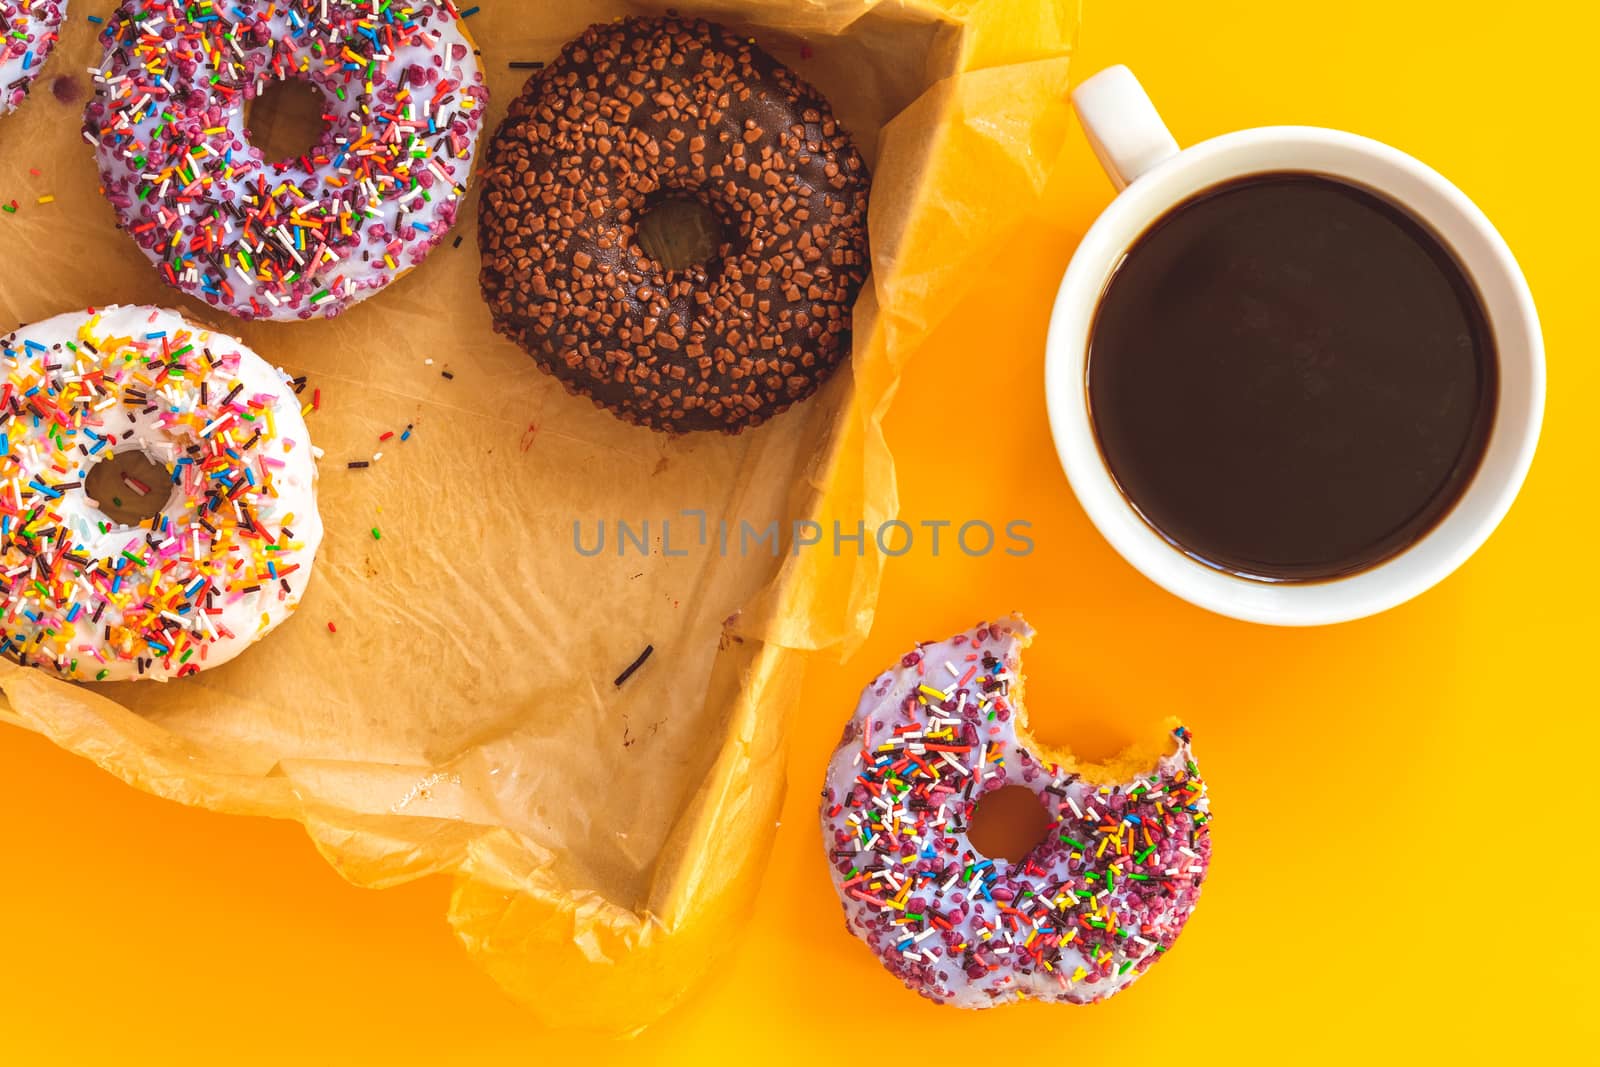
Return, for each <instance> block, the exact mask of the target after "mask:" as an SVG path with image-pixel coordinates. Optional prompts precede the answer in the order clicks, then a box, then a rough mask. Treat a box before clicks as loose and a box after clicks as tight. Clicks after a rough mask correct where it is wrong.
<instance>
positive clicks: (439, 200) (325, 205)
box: [84, 0, 488, 319]
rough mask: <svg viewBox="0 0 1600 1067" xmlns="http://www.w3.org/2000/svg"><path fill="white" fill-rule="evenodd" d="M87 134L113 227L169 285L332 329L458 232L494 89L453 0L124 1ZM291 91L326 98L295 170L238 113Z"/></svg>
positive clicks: (259, 314) (256, 313)
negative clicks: (334, 319) (284, 84)
mask: <svg viewBox="0 0 1600 1067" xmlns="http://www.w3.org/2000/svg"><path fill="white" fill-rule="evenodd" d="M100 40H101V43H102V44H104V46H105V49H106V52H105V59H104V61H103V62H102V63H101V66H100V68H99V69H98V70H97V71H96V72H95V96H94V99H93V100H91V101H90V103H89V106H88V107H87V108H86V109H85V111H84V135H85V138H86V139H87V140H88V141H89V142H90V143H91V144H93V145H94V146H95V154H96V156H97V157H98V159H99V163H100V174H101V179H102V183H103V186H104V189H105V194H106V196H107V197H108V198H109V199H110V201H111V206H112V208H113V209H114V210H115V211H116V213H117V219H118V224H119V225H120V226H121V227H122V228H123V229H125V230H127V231H128V232H129V233H130V234H132V235H133V238H134V240H135V241H137V242H138V245H139V247H140V248H141V249H143V250H144V253H145V255H146V256H148V257H149V258H150V260H151V261H152V262H153V263H155V264H156V266H157V268H158V269H159V270H160V272H161V274H162V277H164V278H165V279H166V280H167V282H168V283H169V284H170V285H173V286H176V287H177V288H179V289H181V290H183V291H184V292H185V293H188V294H189V295H190V296H193V297H196V298H198V299H200V300H204V301H206V302H207V303H208V304H212V305H214V306H216V307H219V308H222V309H223V310H225V311H228V312H229V313H231V314H234V315H238V316H240V317H241V318H247V319H254V318H263V319H307V318H311V317H313V316H318V315H320V316H332V315H336V314H338V313H339V312H340V311H342V310H344V309H345V308H347V307H349V306H350V305H351V304H354V303H356V302H358V301H360V300H363V299H365V298H366V297H368V296H371V295H372V294H373V293H375V292H377V291H378V290H380V289H382V288H383V287H384V286H386V285H388V284H389V283H390V282H392V281H393V280H394V279H395V278H397V277H399V276H400V275H401V274H403V273H405V272H406V271H407V270H409V269H410V268H412V267H414V266H416V265H417V264H419V263H421V262H422V260H423V258H424V257H425V256H426V255H427V254H428V252H429V251H430V250H432V249H433V248H434V247H435V246H436V245H437V244H438V243H439V242H440V241H441V240H442V239H443V238H444V236H445V233H446V232H447V231H448V230H449V229H450V227H451V226H452V225H453V224H454V223H455V221H456V214H457V209H458V206H459V203H460V199H461V197H462V195H463V194H464V193H465V192H466V186H467V180H468V175H469V173H470V171H471V167H472V157H473V153H474V151H475V150H476V146H477V139H478V132H479V130H480V128H481V127H482V125H483V112H484V106H485V104H486V102H487V100H488V90H487V89H486V88H485V87H484V83H483V72H482V71H481V70H480V69H479V65H478V59H477V56H476V53H475V52H474V51H473V48H472V45H471V43H470V41H469V40H468V38H467V36H466V34H465V32H464V31H463V29H462V26H461V19H460V17H459V15H458V14H457V12H456V9H455V7H454V6H453V4H452V3H451V2H450V0H414V2H413V3H409V4H400V3H385V4H381V5H379V4H372V3H370V2H368V0H361V2H359V3H357V2H354V0H227V2H225V3H224V2H221V0H218V2H215V3H212V2H205V0H202V2H199V3H196V2H193V0H127V2H126V3H124V4H123V6H122V7H121V8H119V9H118V11H117V14H116V15H114V16H113V17H112V18H111V19H110V20H109V21H108V22H107V23H106V26H105V29H104V30H103V31H102V33H101V35H100ZM289 78H295V79H300V80H302V81H305V82H307V83H309V84H310V85H312V86H314V87H316V88H317V89H319V90H320V91H321V92H322V94H323V96H324V97H325V98H326V101H327V110H326V111H325V112H324V116H323V117H324V119H325V120H326V121H327V128H326V129H325V130H324V132H323V135H322V137H321V139H320V140H319V141H318V142H317V144H316V146H315V147H313V148H312V149H311V151H310V152H308V153H307V154H306V155H304V156H302V157H300V158H299V159H296V160H289V161H284V162H276V161H270V160H266V159H263V158H262V155H261V152H260V150H259V149H257V148H256V147H255V146H253V145H252V144H250V142H249V140H248V138H247V136H246V131H245V126H244V109H245V105H246V104H247V103H248V102H249V101H251V100H253V99H254V98H255V97H256V96H258V95H259V94H260V93H261V92H262V91H263V90H264V89H265V88H266V87H267V86H269V85H272V84H273V83H275V82H277V81H279V80H282V79H289Z"/></svg>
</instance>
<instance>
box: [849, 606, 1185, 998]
mask: <svg viewBox="0 0 1600 1067" xmlns="http://www.w3.org/2000/svg"><path fill="white" fill-rule="evenodd" d="M1032 636H1033V631H1032V630H1031V629H1030V628H1029V627H1028V624H1027V623H1025V622H1023V620H1022V619H1021V617H1020V616H1015V615H1014V616H1012V617H1010V618H1008V619H1004V620H1002V621H999V622H995V623H990V624H979V625H978V626H976V627H974V628H973V629H972V630H969V631H968V632H966V633H964V634H959V635H957V636H955V637H952V638H950V639H949V640H948V641H942V642H938V643H934V644H922V645H918V646H917V647H916V648H915V649H914V650H912V651H911V652H909V653H907V654H906V655H905V656H904V657H903V658H902V659H901V660H900V663H899V664H898V665H897V666H895V667H894V668H892V669H891V670H888V671H885V672H884V673H883V674H881V675H879V676H878V678H877V679H876V680H875V681H874V682H873V683H872V684H871V685H869V686H868V687H867V688H866V690H865V691H864V692H863V693H862V694H861V702H860V705H859V706H858V707H857V709H856V713H855V716H854V717H853V718H852V719H851V720H850V722H849V724H848V725H847V726H846V727H845V733H844V739H843V741H841V742H840V745H839V748H838V749H837V751H835V753H834V755H833V759H832V761H831V762H830V763H829V765H828V777H827V783H826V786H825V788H824V789H823V791H822V830H823V837H824V839H825V841H826V844H827V849H828V866H829V869H830V871H831V873H832V876H833V882H834V886H835V888H836V889H837V890H838V892H839V897H840V900H841V901H842V902H843V904H844V910H845V922H846V925H847V927H848V928H849V929H850V931H851V932H852V933H854V934H855V935H856V936H857V937H859V938H861V940H862V941H864V942H866V944H867V947H869V948H870V949H872V951H873V952H874V953H875V954H876V955H877V956H878V958H879V960H880V961H881V962H882V963H883V965H884V967H886V968H887V969H888V970H889V972H890V973H891V974H893V975H894V976H895V977H896V978H899V979H900V980H901V981H903V982H904V983H905V984H906V986H907V987H909V988H911V989H913V990H915V991H916V992H918V993H921V994H922V995H923V996H925V997H927V998H929V999H930V1000H933V1001H936V1002H938V1003H942V1004H953V1005H955V1006H957V1007H961V1008H989V1007H993V1006H995V1005H997V1004H1005V1003H1011V1002H1014V1001H1019V1000H1025V999H1034V1000H1047V1001H1056V1002H1062V1003H1071V1004H1085V1003H1089V1002H1091V1001H1095V1000H1103V999H1104V998H1106V997H1109V996H1111V995H1112V994H1113V993H1116V992H1119V991H1120V990H1122V989H1125V988H1127V987H1128V986H1129V985H1131V984H1133V982H1134V981H1136V980H1137V979H1138V978H1139V976H1140V975H1142V974H1143V973H1144V972H1145V970H1146V969H1147V968H1149V967H1150V965H1151V964H1153V963H1154V962H1155V961H1156V960H1158V959H1160V958H1161V956H1162V955H1163V954H1164V953H1165V952H1166V951H1167V950H1168V949H1170V948H1171V947H1172V944H1173V942H1174V941H1176V940H1177V937H1178V934H1179V933H1180V932H1181V931H1182V930H1183V926H1184V923H1185V922H1186V921H1187V920H1188V918H1189V914H1190V912H1191V911H1193V909H1194V905H1195V901H1196V900H1198V899H1199V896H1200V883H1201V882H1202V881H1203V880H1204V878H1205V873H1206V868H1207V866H1208V865H1209V864H1210V861H1211V839H1210V814H1209V803H1208V801H1207V798H1206V787H1205V782H1204V781H1203V780H1202V779H1201V778H1200V775H1199V770H1198V768H1197V767H1196V766H1195V764H1194V759H1193V756H1192V755H1191V754H1190V751H1189V733H1188V731H1187V730H1185V729H1183V728H1182V727H1181V726H1179V727H1176V728H1175V729H1174V730H1173V733H1172V737H1173V750H1172V752H1171V753H1170V754H1168V755H1166V756H1163V757H1160V758H1159V759H1155V760H1154V761H1153V762H1154V765H1153V766H1151V765H1150V763H1149V762H1144V763H1142V764H1140V763H1138V762H1137V757H1135V756H1134V755H1133V754H1131V753H1130V754H1129V755H1128V756H1125V757H1123V758H1122V759H1120V760H1118V761H1114V762H1113V764H1111V765H1107V766H1102V767H1089V766H1079V765H1078V764H1077V763H1076V762H1075V761H1074V760H1073V759H1072V757H1071V756H1069V755H1066V754H1059V755H1057V754H1051V755H1050V756H1049V757H1048V758H1046V757H1045V756H1044V755H1042V754H1036V753H1038V752H1039V749H1038V746H1036V745H1034V744H1033V742H1032V740H1031V739H1030V738H1029V737H1028V735H1027V716H1026V713H1025V712H1024V711H1023V707H1022V703H1021V700H1020V687H1021V677H1020V674H1019V673H1018V672H1019V669H1020V658H1019V657H1020V652H1021V649H1022V648H1023V647H1024V646H1025V645H1026V644H1027V643H1028V641H1029V640H1030V639H1031V638H1032ZM1008 785H1020V786H1022V787H1024V788H1026V789H1027V790H1030V791H1031V792H1033V793H1034V795H1035V796H1036V797H1037V799H1038V801H1039V803H1040V805H1041V806H1042V808H1043V815H1044V816H1045V817H1047V818H1048V827H1049V828H1048V831H1047V832H1046V833H1045V834H1044V838H1043V840H1042V841H1039V842H1038V843H1037V844H1036V845H1034V847H1033V848H1032V850H1031V851H1029V852H1027V854H1026V855H1024V856H1022V857H1021V858H1020V859H1018V860H1015V861H1007V860H1003V859H991V858H988V857H985V856H984V855H982V854H981V853H980V852H978V850H977V849H976V848H974V847H973V844H972V841H971V840H970V839H969V837H968V831H969V829H970V828H971V827H972V824H973V813H974V811H975V810H976V809H977V807H978V804H979V801H980V800H981V799H982V798H984V797H985V796H986V795H988V794H991V793H994V792H995V791H997V790H1000V789H1002V788H1004V787H1006V786H1008Z"/></svg>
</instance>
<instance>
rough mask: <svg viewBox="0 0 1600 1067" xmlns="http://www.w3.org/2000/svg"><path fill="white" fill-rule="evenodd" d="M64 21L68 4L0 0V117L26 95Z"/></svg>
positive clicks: (59, 0)
mask: <svg viewBox="0 0 1600 1067" xmlns="http://www.w3.org/2000/svg"><path fill="white" fill-rule="evenodd" d="M66 17H67V0H0V115H5V114H7V113H9V112H11V111H14V110H16V108H17V105H19V104H21V103H22V99H23V97H25V96H27V95H28V88H29V87H30V86H32V85H33V79H35V78H37V77H38V76H39V71H40V70H41V69H42V68H43V67H44V61H45V59H46V58H48V57H49V55H50V49H52V48H54V47H55V45H56V41H57V39H59V38H60V36H61V20H62V19H64V18H66Z"/></svg>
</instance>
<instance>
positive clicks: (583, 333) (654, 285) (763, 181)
mask: <svg viewBox="0 0 1600 1067" xmlns="http://www.w3.org/2000/svg"><path fill="white" fill-rule="evenodd" d="M482 179H483V190H484V193H483V208H482V212H481V214H480V217H479V234H478V236H479V244H480V247H481V251H482V255H483V269H482V274H481V277H480V281H481V284H482V287H483V292H484V297H485V299H486V300H487V301H488V303H489V307H490V310H491V312H492V314H493V317H494V325H495V329H496V330H498V331H499V332H500V333H503V334H505V335H506V336H507V337H510V338H511V339H512V340H514V341H516V342H517V343H518V344H519V345H521V346H522V347H523V348H524V349H526V350H527V351H528V352H529V353H530V354H531V355H532V356H533V357H534V358H535V359H536V360H537V361H538V362H539V364H540V366H542V367H544V368H545V369H546V370H548V371H550V372H551V373H552V374H554V375H555V376H556V377H557V378H559V379H560V380H561V381H562V382H563V383H564V384H565V385H566V387H567V389H568V390H569V391H570V392H573V393H577V394H582V395H585V396H588V397H590V398H591V399H592V400H593V401H594V402H595V403H596V404H597V405H599V406H602V407H604V408H606V409H607V410H609V411H611V412H612V413H613V414H615V415H617V416H618V417H619V418H622V419H626V420H627V421H629V422H633V423H637V424H639V425H642V426H648V427H651V428H653V429H656V430H664V431H667V432H669V433H680V432H684V431H689V430H705V429H718V430H723V431H725V432H728V433H737V432H739V431H740V430H742V429H744V428H746V427H750V426H756V425H758V424H760V423H762V422H764V421H766V420H767V419H768V418H771V417H772V416H773V415H775V414H777V413H778V412H780V411H783V410H784V409H786V408H787V407H789V405H791V404H793V403H795V402H796V401H798V400H803V399H805V398H806V397H808V396H810V395H811V394H812V393H813V392H815V391H816V389H817V387H818V386H819V385H820V384H821V383H822V381H823V380H824V379H825V378H826V377H827V376H828V374H829V373H831V372H832V370H833V369H834V368H835V367H836V366H837V365H838V363H839V360H840V359H841V358H842V357H843V355H844V354H845V352H847V351H848V346H849V338H850V308H851V305H852V304H853V302H854V301H855V298H856V294H857V292H858V291H859V289H860V287H861V284H862V282H863V281H864V280H865V278H866V273H867V231H866V220H867V188H868V181H869V179H868V175H867V169H866V166H865V165H864V164H863V163H862V160H861V157H860V155H859V154H858V153H857V152H856V150H855V146H854V145H853V144H852V143H851V140H850V138H849V135H848V134H846V133H845V132H844V130H843V129H841V128H840V127H839V124H838V123H837V121H835V119H834V117H833V113H832V111H831V109H830V108H829V107H828V103H827V101H826V100H824V99H823V98H822V97H821V96H820V95H819V94H818V93H817V92H816V91H815V90H814V89H812V88H811V87H810V86H808V85H806V84H805V83H804V82H803V81H801V80H800V79H799V78H797V77H796V76H795V75H794V74H793V73H792V72H791V71H789V70H788V69H786V68H785V67H783V66H781V65H780V64H779V63H778V62H777V61H776V60H774V59H773V58H772V57H771V56H769V55H767V54H766V53H765V52H762V51H761V50H760V49H759V48H757V47H756V46H755V45H754V44H753V43H751V42H750V41H748V40H744V39H740V38H737V37H735V36H733V35H732V34H731V33H729V32H728V31H726V30H724V29H722V28H721V27H719V26H715V25H712V24H710V23H707V22H701V21H696V20H688V19H679V18H660V19H657V18H632V19H626V20H623V21H621V22H617V23H608V24H601V25H596V26H591V27H590V28H589V29H588V30H586V31H585V32H584V33H583V35H582V36H580V37H579V38H577V39H576V40H574V41H571V42H569V43H568V44H567V45H566V47H565V48H563V49H562V51H561V54H560V56H559V57H558V58H557V59H556V61H555V62H554V63H553V64H551V65H550V66H549V67H547V68H545V69H544V70H542V71H540V72H539V73H538V74H536V75H535V76H534V77H533V78H532V79H530V80H529V82H528V84H527V86H526V87H525V88H524V89H523V92H522V95H521V96H520V97H519V98H518V99H517V100H516V101H514V102H513V103H512V105H511V110H510V113H509V114H508V115H507V116H506V119H505V122H504V123H503V124H502V125H501V126H500V129H499V131H498V132H497V133H496V134H495V137H494V141H493V143H492V145H491V146H490V149H489V154H488V165H487V167H486V169H485V170H484V172H483V176H482ZM670 199H687V200H694V201H698V202H699V203H700V204H702V205H704V206H705V207H706V208H707V209H709V210H710V211H711V212H712V213H713V214H714V215H715V216H716V217H717V219H718V220H719V221H720V222H721V224H722V231H723V238H722V242H721V244H720V246H719V247H718V249H717V253H716V255H715V256H713V257H711V259H710V260H709V261H708V262H707V263H705V264H703V265H698V264H697V265H693V266H689V267H686V268H684V269H679V270H668V269H666V268H664V267H663V266H662V265H661V264H660V263H659V262H657V261H656V260H655V259H653V258H652V257H651V256H650V255H649V253H647V252H646V251H645V250H644V248H643V246H642V245H641V244H640V241H639V224H640V222H641V221H642V220H643V218H644V217H645V215H646V214H647V213H648V212H649V211H650V210H651V208H653V207H654V206H655V205H657V204H659V203H661V202H663V201H665V200H670Z"/></svg>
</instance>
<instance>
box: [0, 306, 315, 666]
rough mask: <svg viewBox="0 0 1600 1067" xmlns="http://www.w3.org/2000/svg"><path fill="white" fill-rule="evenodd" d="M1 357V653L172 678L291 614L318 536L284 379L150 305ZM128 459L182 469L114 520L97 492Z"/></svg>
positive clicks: (13, 344)
mask: <svg viewBox="0 0 1600 1067" xmlns="http://www.w3.org/2000/svg"><path fill="white" fill-rule="evenodd" d="M147 312H148V315H147V316H146V313H147ZM134 322H137V323H138V324H139V326H138V327H130V323H134ZM73 323H76V329H75V330H74V329H73ZM62 338H66V339H65V340H63V339H62ZM0 354H3V359H4V372H5V374H4V384H3V386H0V572H3V581H0V599H3V613H0V652H3V653H4V654H5V655H6V656H8V657H10V658H12V659H15V660H18V661H20V662H23V663H27V664H32V665H35V666H39V667H43V668H46V669H49V670H53V671H55V672H57V673H58V674H61V675H63V676H64V677H67V678H75V679H86V678H94V679H100V680H104V679H111V678H125V677H157V678H166V677H175V676H181V675H185V674H192V673H194V672H195V671H198V670H200V669H201V668H202V667H203V666H208V665H213V664H214V663H216V662H221V661H224V660H226V659H228V658H230V657H231V656H232V655H233V654H234V653H236V652H237V651H238V650H239V649H241V648H242V647H244V645H246V644H248V643H249V641H251V640H253V639H254V638H255V637H256V636H258V635H259V633H261V632H264V630H265V629H270V627H271V626H272V625H275V624H276V621H277V620H281V619H282V618H283V617H285V616H287V614H288V613H289V611H290V610H292V608H293V606H294V604H295V603H296V602H297V601H298V599H299V590H300V588H301V587H302V586H303V583H304V580H305V578H306V576H307V574H308V573H309V569H310V566H311V560H312V557H313V555H314V553H315V551H316V546H317V541H318V540H319V539H320V536H321V527H320V521H319V519H318V517H317V515H316V510H315V504H314V498H313V497H311V495H310V494H311V485H312V482H313V480H314V477H315V475H314V467H313V465H312V461H311V457H310V447H309V444H308V443H307V442H305V440H304V439H303V437H301V439H300V440H296V439H295V436H299V435H303V433H304V427H303V424H300V422H299V418H298V415H297V414H294V413H293V411H294V409H293V404H294V401H293V397H292V396H290V395H289V393H290V389H289V383H287V382H285V381H284V380H283V378H282V377H281V375H280V374H279V372H275V371H272V370H271V368H269V367H267V366H266V364H264V363H262V362H261V361H260V360H259V359H258V358H257V357H255V356H253V355H251V354H249V352H248V350H244V349H241V347H240V346H239V345H238V342H236V341H233V340H232V339H231V338H227V337H224V336H221V335H212V334H208V333H205V332H201V331H196V330H193V329H191V328H189V327H188V326H187V325H186V324H182V321H181V320H179V319H178V318H177V316H175V315H173V314H171V313H170V312H157V311H154V310H150V309H134V308H122V309H118V308H111V309H107V310H106V311H105V312H103V313H97V312H89V313H86V314H78V315H68V316H60V317H58V318H57V319H52V320H48V321H46V322H44V323H39V324H36V325H35V326H32V327H28V328H25V329H23V330H21V331H18V332H17V333H14V334H11V335H10V336H7V337H5V338H3V339H0ZM273 382H276V383H277V385H278V386H281V387H282V389H281V391H276V390H275V391H268V389H267V388H265V387H266V386H269V385H270V384H271V383H273ZM285 405H287V409H286V407H285ZM286 410H287V412H288V414H286V413H285V412H286ZM286 419H287V420H292V424H293V425H292V427H291V426H286V425H285V420H286ZM280 429H291V430H293V431H294V435H292V436H283V435H280V433H279V430H280ZM131 448H138V449H142V450H144V451H145V452H146V453H147V454H149V455H151V457H152V458H153V459H158V460H159V461H162V462H164V463H165V465H166V466H167V467H168V468H169V469H170V470H171V472H172V489H171V490H170V492H171V499H170V500H169V501H168V503H167V505H166V507H165V508H164V509H163V510H162V512H161V513H160V514H159V515H158V516H157V517H156V518H154V519H150V520H146V521H145V522H143V523H141V524H140V525H138V526H137V527H118V526H114V525H113V524H111V523H110V522H109V520H107V519H106V517H105V516H104V514H103V513H101V512H100V511H99V510H98V509H97V508H95V507H94V505H93V502H92V501H91V500H89V498H88V497H87V495H86V493H85V489H84V486H85V484H86V482H87V479H88V475H89V471H90V470H91V469H92V468H93V467H94V466H95V465H96V464H97V463H99V462H100V461H101V460H102V459H105V458H108V457H109V456H112V455H114V454H116V453H117V452H119V451H124V450H128V449H131ZM134 488H136V490H137V489H139V488H142V489H143V490H144V491H146V492H148V491H149V490H150V487H148V486H144V485H143V483H138V485H137V486H134ZM297 501H298V502H299V506H300V507H301V513H300V514H298V515H297V514H296V513H295V511H294V508H295V506H297V504H296V502H297Z"/></svg>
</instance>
